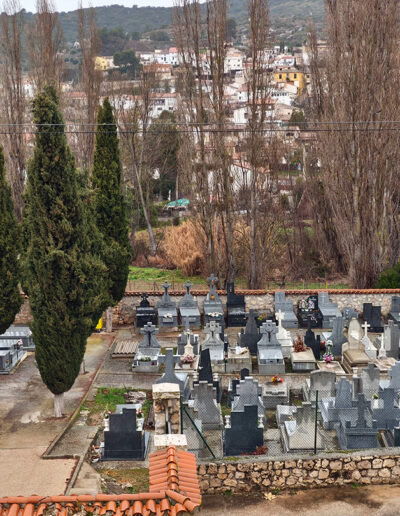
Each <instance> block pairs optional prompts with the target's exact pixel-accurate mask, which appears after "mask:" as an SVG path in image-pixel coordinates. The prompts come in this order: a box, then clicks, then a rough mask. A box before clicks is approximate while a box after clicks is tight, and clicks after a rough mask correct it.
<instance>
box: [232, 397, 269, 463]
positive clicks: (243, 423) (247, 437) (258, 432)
mask: <svg viewBox="0 0 400 516" xmlns="http://www.w3.org/2000/svg"><path fill="white" fill-rule="evenodd" d="M228 421H229V422H228V423H227V425H226V426H225V439H224V455H225V456H231V455H242V454H244V455H246V454H248V453H254V452H255V451H256V449H257V448H258V447H260V446H263V444H264V435H263V434H264V425H263V423H262V422H261V421H260V420H259V417H258V414H257V407H256V406H254V405H253V406H244V407H243V409H242V410H241V411H234V410H232V412H231V414H230V417H228Z"/></svg>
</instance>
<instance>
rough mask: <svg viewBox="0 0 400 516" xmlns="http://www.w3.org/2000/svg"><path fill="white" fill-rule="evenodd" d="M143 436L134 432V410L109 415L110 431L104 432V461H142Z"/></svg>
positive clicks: (142, 433) (143, 450)
mask: <svg viewBox="0 0 400 516" xmlns="http://www.w3.org/2000/svg"><path fill="white" fill-rule="evenodd" d="M144 453H145V434H144V432H143V431H141V430H140V431H138V430H136V409H123V410H122V414H111V415H110V430H108V431H105V432H104V455H103V458H104V460H143V459H144Z"/></svg>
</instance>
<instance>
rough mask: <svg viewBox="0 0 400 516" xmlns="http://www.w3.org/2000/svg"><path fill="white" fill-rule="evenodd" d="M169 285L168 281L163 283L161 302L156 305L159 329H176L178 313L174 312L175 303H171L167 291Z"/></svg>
mask: <svg viewBox="0 0 400 516" xmlns="http://www.w3.org/2000/svg"><path fill="white" fill-rule="evenodd" d="M170 286H171V285H170V284H169V283H168V281H164V283H163V284H162V287H163V289H164V294H163V295H162V298H161V301H160V302H159V303H158V304H157V310H158V326H159V327H160V328H177V327H178V312H177V311H176V303H175V302H174V301H172V299H171V297H170V295H169V293H168V289H169V287H170Z"/></svg>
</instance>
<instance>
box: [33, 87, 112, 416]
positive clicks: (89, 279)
mask: <svg viewBox="0 0 400 516" xmlns="http://www.w3.org/2000/svg"><path fill="white" fill-rule="evenodd" d="M33 119H34V123H35V124H36V142H35V149H34V153H33V157H32V159H31V160H30V162H29V164H28V184H27V193H26V199H25V213H24V228H25V238H26V241H27V249H26V255H25V264H24V275H25V282H26V285H27V289H28V293H29V299H30V305H31V311H32V315H33V325H32V331H33V338H34V341H35V345H36V362H37V364H38V368H39V371H40V375H41V377H42V380H43V381H44V383H45V384H46V386H47V387H48V389H49V390H50V391H51V392H52V393H53V394H54V395H55V399H54V412H55V416H56V417H60V416H61V415H62V411H63V401H64V397H63V394H64V392H67V391H68V390H69V389H70V388H71V387H72V385H73V384H74V382H75V379H76V377H77V376H78V374H79V369H80V365H81V362H82V360H83V356H84V353H85V348H86V340H87V337H88V336H89V335H90V333H91V332H92V331H93V328H94V325H95V323H96V318H97V320H98V317H99V314H100V313H101V312H102V311H103V309H104V308H105V306H107V305H108V299H107V296H106V292H105V291H106V288H107V276H106V272H107V271H106V267H105V265H104V263H103V261H102V259H101V252H102V250H101V248H100V247H101V246H100V245H98V247H99V249H98V250H97V251H96V246H97V245H96V242H97V244H98V241H97V240H96V239H93V235H92V233H91V231H92V229H93V223H92V222H91V209H90V195H89V194H88V192H87V190H86V189H85V188H83V187H84V186H85V185H84V183H83V180H82V178H80V177H79V176H78V174H77V171H76V168H75V161H74V158H73V156H72V153H71V151H70V149H69V147H68V144H67V139H66V137H65V134H64V128H63V118H62V116H61V114H60V112H59V109H58V99H57V94H56V92H55V89H54V88H53V87H47V88H45V89H44V91H43V92H42V93H39V94H38V95H37V97H36V98H35V100H34V103H33ZM87 205H89V207H88V206H87Z"/></svg>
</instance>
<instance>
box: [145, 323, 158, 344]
mask: <svg viewBox="0 0 400 516" xmlns="http://www.w3.org/2000/svg"><path fill="white" fill-rule="evenodd" d="M140 333H142V334H143V336H144V338H143V341H142V342H141V344H140V347H146V348H152V347H160V344H159V343H158V341H157V339H156V338H155V335H156V334H157V333H158V328H156V327H155V325H154V324H152V323H151V322H148V323H147V324H146V325H145V326H143V328H140Z"/></svg>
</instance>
